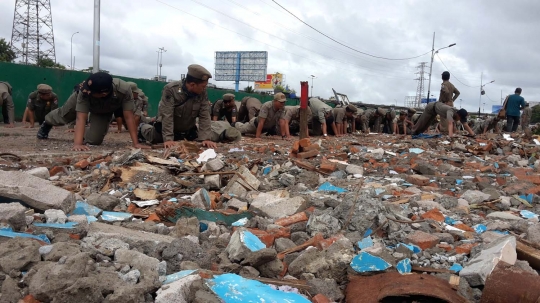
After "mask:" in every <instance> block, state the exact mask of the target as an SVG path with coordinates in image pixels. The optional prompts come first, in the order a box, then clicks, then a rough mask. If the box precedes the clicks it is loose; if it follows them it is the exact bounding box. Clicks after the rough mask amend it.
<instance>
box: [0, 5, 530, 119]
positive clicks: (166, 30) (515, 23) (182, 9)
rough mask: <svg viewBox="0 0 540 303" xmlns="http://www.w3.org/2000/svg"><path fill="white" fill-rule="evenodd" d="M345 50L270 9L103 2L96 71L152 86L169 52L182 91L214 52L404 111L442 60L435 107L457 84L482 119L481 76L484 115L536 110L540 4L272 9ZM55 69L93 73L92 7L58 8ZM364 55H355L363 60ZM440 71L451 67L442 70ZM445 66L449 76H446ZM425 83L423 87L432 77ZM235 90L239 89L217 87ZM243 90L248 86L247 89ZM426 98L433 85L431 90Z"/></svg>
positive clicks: (8, 17) (168, 67)
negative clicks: (518, 92) (522, 105)
mask: <svg viewBox="0 0 540 303" xmlns="http://www.w3.org/2000/svg"><path fill="white" fill-rule="evenodd" d="M275 1H276V2H277V3H279V4H281V5H282V6H284V7H285V8H287V9H288V10H289V11H290V12H292V13H293V14H295V15H296V16H297V17H298V18H300V19H301V20H303V21H304V22H306V23H308V24H310V25H311V26H313V27H314V28H316V29H318V30H319V31H321V32H322V33H324V34H326V35H327V36H329V37H331V38H333V39H335V40H337V41H339V42H341V43H342V44H344V45H347V46H349V47H350V48H352V49H355V50H356V51H354V50H351V49H349V48H346V47H344V46H342V45H339V44H338V43H336V42H334V41H332V40H330V39H328V38H327V37H325V36H323V35H321V34H320V33H318V32H316V31H315V30H313V29H311V28H309V27H308V26H306V25H305V24H303V23H302V22H300V21H299V20H298V19H296V18H295V17H293V16H292V15H290V14H289V13H287V12H286V11H285V10H283V9H282V8H280V7H279V6H278V5H277V4H276V3H275V2H273V0H129V1H128V0H114V1H113V0H102V1H101V68H102V69H106V70H109V71H111V73H113V74H118V75H124V76H131V77H138V78H150V77H152V76H153V75H155V74H156V61H157V52H156V51H157V50H158V48H159V47H165V49H166V50H167V52H166V53H164V54H163V69H162V74H163V75H167V76H168V77H169V78H170V79H179V78H180V74H182V73H185V72H186V67H187V66H188V65H189V64H191V63H198V64H201V65H203V66H205V67H207V68H208V69H209V70H211V71H213V66H214V52H215V51H268V54H269V62H268V72H269V73H274V72H280V73H283V74H285V77H286V83H287V84H289V86H291V87H293V88H295V89H296V90H297V91H299V88H300V85H299V82H300V81H307V80H309V81H310V85H311V77H310V75H315V76H316V77H317V78H315V79H314V90H313V91H314V94H315V95H320V96H322V97H325V98H328V97H330V96H331V94H332V88H334V89H335V90H336V91H338V92H341V93H344V94H347V95H348V96H349V99H350V100H354V101H363V102H366V103H379V104H395V103H397V104H398V105H403V104H404V100H405V97H406V96H413V95H414V94H415V93H416V87H417V81H415V80H414V79H416V78H417V77H418V75H417V74H415V73H416V72H417V71H418V70H417V69H416V66H418V65H419V64H420V62H428V66H429V61H430V54H427V55H423V56H421V57H419V58H415V59H411V60H382V59H377V58H373V57H369V56H366V55H363V54H361V53H359V52H364V53H369V54H372V55H374V56H379V57H386V58H393V59H400V58H410V57H416V56H418V55H420V54H424V53H426V52H429V51H430V50H431V44H432V36H433V32H436V39H435V49H438V48H441V47H444V46H447V45H449V44H451V43H456V44H457V45H456V46H454V47H452V48H448V49H444V50H441V52H440V53H439V55H438V56H435V59H434V62H433V79H432V85H431V90H432V94H433V95H434V97H438V94H439V89H440V82H441V80H440V75H441V73H442V72H443V71H444V70H449V71H450V72H451V73H452V79H451V81H452V82H453V83H454V85H455V86H456V87H457V88H458V89H459V90H460V91H461V96H460V97H459V99H458V102H457V103H456V106H458V107H459V104H460V100H462V106H463V107H464V108H466V109H468V110H470V111H478V106H479V102H480V82H481V79H480V75H481V73H483V80H484V83H486V82H489V81H491V80H495V82H494V83H491V84H489V85H487V86H486V87H485V91H486V95H484V96H483V97H482V99H481V103H482V104H481V107H484V104H483V103H484V102H485V108H486V111H489V109H490V108H491V105H493V104H500V102H501V91H502V94H503V95H506V94H509V93H513V91H514V89H515V87H517V86H520V87H522V88H523V94H522V96H523V97H525V100H527V101H540V87H539V85H538V83H537V80H536V77H535V75H534V72H536V71H538V70H540V63H539V62H540V53H539V51H538V49H539V47H538V46H540V40H539V39H538V38H537V37H538V33H537V29H538V28H540V19H539V18H538V12H540V1H537V0H521V1H505V0H490V1H487V0H484V1H469V0H453V1H439V0H403V1H398V0H395V1H365V0H336V1H323V0H295V1H291V0H275ZM14 3H15V0H9V1H8V0H5V1H0V37H2V38H6V39H7V40H10V39H11V27H12V22H13V9H14ZM51 5H52V12H53V24H54V34H55V42H56V58H57V61H58V62H60V63H62V64H64V65H69V64H70V38H71V35H72V33H74V32H77V31H78V32H79V34H77V35H75V36H74V38H73V54H74V56H75V57H76V64H75V68H77V69H82V68H86V67H89V66H91V65H92V26H93V1H92V0H86V1H80V0H78V1H71V0H51ZM357 51H358V52H357ZM443 62H444V64H443ZM444 65H446V67H445V66H444ZM425 77H426V78H427V72H426V75H425ZM216 84H217V85H218V86H221V87H230V88H232V87H234V84H233V83H232V82H217V83H216ZM246 85H247V83H241V87H244V86H246ZM424 93H425V94H427V81H426V90H425V92H424Z"/></svg>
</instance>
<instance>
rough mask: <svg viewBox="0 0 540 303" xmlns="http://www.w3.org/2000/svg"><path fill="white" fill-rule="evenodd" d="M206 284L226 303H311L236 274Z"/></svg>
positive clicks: (297, 295)
mask: <svg viewBox="0 0 540 303" xmlns="http://www.w3.org/2000/svg"><path fill="white" fill-rule="evenodd" d="M205 283H206V285H207V286H208V287H209V288H210V289H211V290H212V291H213V292H214V293H215V294H216V295H217V296H218V297H219V298H220V299H221V300H223V301H224V302H225V303H237V302H260V303H263V302H266V303H274V302H275V303H278V302H287V303H310V301H309V300H308V299H306V298H304V297H303V296H301V295H299V294H295V293H290V292H283V291H280V290H276V289H273V288H272V287H270V286H268V285H266V284H263V283H261V282H259V281H255V280H249V279H245V278H243V277H241V276H239V275H235V274H223V275H219V276H218V275H215V276H214V278H213V279H206V280H205Z"/></svg>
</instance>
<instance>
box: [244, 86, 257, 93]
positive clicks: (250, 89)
mask: <svg viewBox="0 0 540 303" xmlns="http://www.w3.org/2000/svg"><path fill="white" fill-rule="evenodd" d="M244 92H246V93H253V92H255V90H253V87H252V86H246V87H244Z"/></svg>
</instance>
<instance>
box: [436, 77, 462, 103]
mask: <svg viewBox="0 0 540 303" xmlns="http://www.w3.org/2000/svg"><path fill="white" fill-rule="evenodd" d="M442 80H443V82H442V84H441V93H440V95H439V101H440V102H442V103H444V104H446V105H449V106H451V107H454V101H456V99H457V98H458V97H459V90H457V88H456V87H455V86H454V84H452V83H450V73H449V72H443V73H442Z"/></svg>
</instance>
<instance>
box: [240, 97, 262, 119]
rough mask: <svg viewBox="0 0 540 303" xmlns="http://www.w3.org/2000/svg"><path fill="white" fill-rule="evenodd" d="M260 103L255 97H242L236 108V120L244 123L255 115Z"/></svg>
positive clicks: (259, 108) (257, 112)
mask: <svg viewBox="0 0 540 303" xmlns="http://www.w3.org/2000/svg"><path fill="white" fill-rule="evenodd" d="M261 106H262V103H261V101H259V99H257V98H253V97H244V98H243V99H242V102H241V103H240V107H239V108H238V122H242V123H246V122H249V121H251V119H253V118H255V117H257V115H258V114H259V111H260V110H261Z"/></svg>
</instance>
